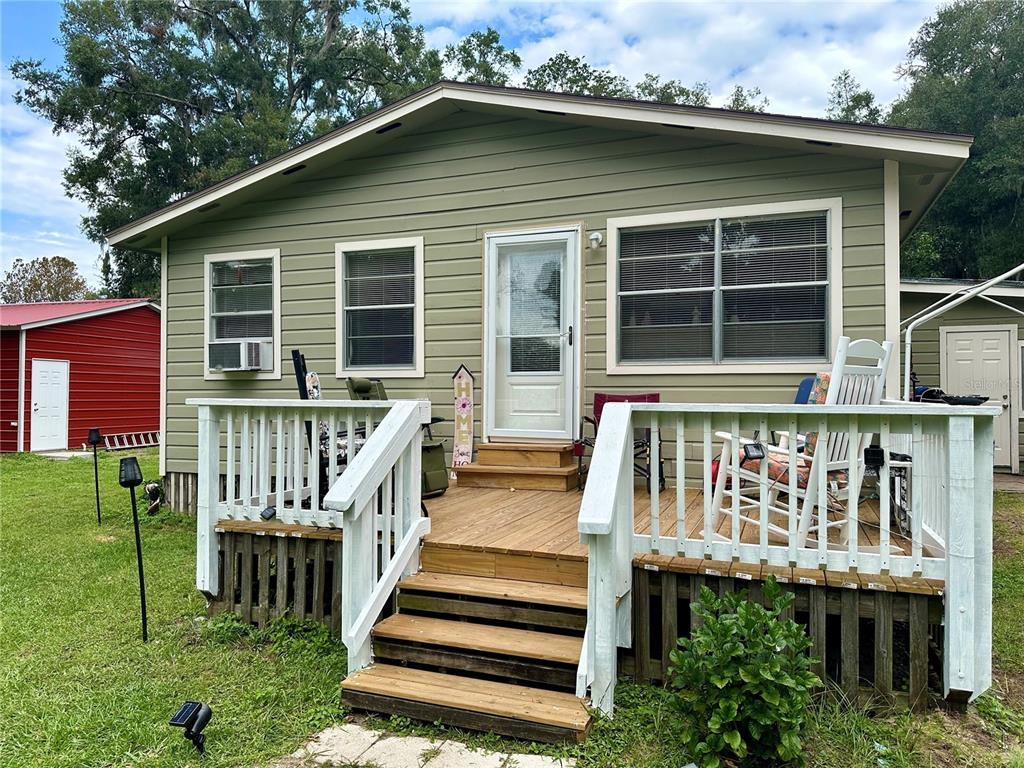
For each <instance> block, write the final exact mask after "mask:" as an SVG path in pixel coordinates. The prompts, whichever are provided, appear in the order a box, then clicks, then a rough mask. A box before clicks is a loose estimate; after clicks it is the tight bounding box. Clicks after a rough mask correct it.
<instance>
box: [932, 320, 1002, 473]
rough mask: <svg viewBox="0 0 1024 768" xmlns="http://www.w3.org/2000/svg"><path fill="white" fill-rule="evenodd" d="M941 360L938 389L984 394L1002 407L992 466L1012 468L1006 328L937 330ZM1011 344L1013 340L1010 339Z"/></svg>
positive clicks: (956, 392)
mask: <svg viewBox="0 0 1024 768" xmlns="http://www.w3.org/2000/svg"><path fill="white" fill-rule="evenodd" d="M940 333H941V335H942V341H943V343H942V345H941V346H942V347H943V350H944V352H943V360H942V370H941V376H940V378H941V382H942V383H941V387H942V389H943V390H945V391H946V392H947V393H949V394H951V395H985V396H987V397H988V399H989V403H990V404H992V405H996V404H999V405H1002V406H1003V412H1002V414H1001V415H1000V416H999V418H997V419H996V424H995V460H994V463H995V466H997V467H1013V469H1014V471H1016V466H1015V462H1014V454H1015V453H1016V450H1015V448H1016V446H1015V445H1014V444H1013V443H1014V441H1016V439H1017V432H1016V430H1015V429H1014V423H1013V410H1014V408H1013V406H1012V404H1011V396H1012V395H1011V392H1012V382H1013V378H1014V376H1013V358H1012V357H1011V355H1010V350H1011V349H1012V348H1013V347H1015V346H1016V344H1015V343H1014V344H1012V345H1011V338H1010V337H1011V333H1012V332H1011V331H1010V330H1009V329H998V330H996V329H993V330H985V329H979V330H975V329H963V328H957V329H955V330H954V329H949V328H942V329H940ZM1014 341H1015V339H1014Z"/></svg>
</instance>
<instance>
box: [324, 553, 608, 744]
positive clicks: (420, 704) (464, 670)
mask: <svg viewBox="0 0 1024 768" xmlns="http://www.w3.org/2000/svg"><path fill="white" fill-rule="evenodd" d="M586 603H587V597H586V590H585V589H582V588H580V587H568V586H562V585H557V584H547V583H544V584H542V583H537V582H531V581H518V580H513V579H498V578H487V577H481V576H475V575H470V574H465V573H438V572H430V571H423V572H420V573H417V574H415V575H413V576H410V577H407V578H406V579H404V580H403V581H402V582H400V584H399V587H398V590H397V599H396V604H397V613H394V614H392V615H391V616H389V617H387V618H385V619H383V620H382V621H380V622H378V623H377V625H376V626H375V627H374V629H373V655H374V661H373V663H372V664H371V665H370V666H369V667H367V668H366V669H363V670H360V671H358V672H356V673H354V674H352V675H350V676H349V677H348V678H347V679H346V680H345V681H344V683H343V684H342V701H343V702H344V703H345V704H346V705H348V706H351V707H354V708H357V709H366V710H370V711H375V712H383V713H387V714H397V715H403V716H405V717H411V718H415V719H420V720H426V721H428V722H436V721H441V722H444V723H446V724H449V725H454V726H457V727H461V728H469V729H474V730H486V731H493V732H495V733H500V734H503V735H506V736H513V737H516V738H524V739H533V740H538V741H556V742H557V741H582V740H583V738H584V737H585V736H586V733H587V730H588V729H589V727H590V722H591V717H590V714H589V712H588V710H587V708H586V705H585V704H584V702H583V701H581V700H580V699H578V698H577V697H576V695H575V690H574V689H575V676H576V666H577V664H578V662H579V656H580V649H581V647H582V642H583V630H584V626H585V620H586Z"/></svg>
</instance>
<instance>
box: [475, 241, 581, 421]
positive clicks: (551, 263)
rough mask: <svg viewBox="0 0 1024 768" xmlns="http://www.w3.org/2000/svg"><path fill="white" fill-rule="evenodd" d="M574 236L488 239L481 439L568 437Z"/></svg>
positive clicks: (572, 387) (571, 396) (572, 369)
mask: <svg viewBox="0 0 1024 768" xmlns="http://www.w3.org/2000/svg"><path fill="white" fill-rule="evenodd" d="M578 248H579V232H578V230H575V229H572V230H557V231H545V232H531V233H522V234H507V235H489V236H488V237H487V249H486V253H487V264H486V273H487V294H486V295H487V308H486V309H487V315H486V317H487V322H486V328H487V338H486V340H485V361H484V400H485V409H486V410H485V416H486V431H487V436H488V437H508V438H552V439H571V438H572V435H573V420H574V418H575V408H574V405H573V404H574V402H575V394H574V393H575V387H576V347H575V344H576V343H577V342H578V339H577V338H574V337H578V335H579V334H578V332H577V331H576V329H574V328H573V324H574V323H575V319H576V277H575V276H576V270H577V258H578Z"/></svg>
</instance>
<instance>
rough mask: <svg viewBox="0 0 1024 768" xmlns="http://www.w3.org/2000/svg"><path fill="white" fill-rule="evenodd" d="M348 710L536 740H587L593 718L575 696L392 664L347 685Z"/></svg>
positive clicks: (357, 676) (374, 667)
mask: <svg viewBox="0 0 1024 768" xmlns="http://www.w3.org/2000/svg"><path fill="white" fill-rule="evenodd" d="M341 690H342V693H341V699H342V703H344V704H345V705H346V706H350V707H354V708H356V709H365V710H371V711H374V712H383V713H386V714H394V715H401V716H404V717H411V718H415V719H417V720H423V721H426V722H438V721H440V722H442V723H445V724H446V725H453V726H456V727H459V728H469V729H473V730H479V731H492V732H494V733H499V734H502V735H504V736H511V737H514V738H521V739H532V740H535V741H551V742H559V741H576V742H579V741H583V739H584V738H585V737H586V734H587V731H588V730H589V728H590V723H591V716H590V713H589V712H588V711H587V708H586V705H585V704H584V703H583V702H582V701H581V700H580V699H578V698H576V696H575V695H573V694H571V693H565V692H561V691H548V690H542V689H538V688H532V687H527V686H522V685H510V684H508V683H498V682H494V681H490V680H479V679H476V678H472V677H465V676H462V675H449V674H443V673H439V672H430V671H427V670H421V669H411V668H409V667H396V666H392V665H389V664H373V665H371V666H370V667H368V668H366V669H363V670H360V671H359V672H356V673H355V674H352V675H349V677H348V678H347V679H346V680H345V681H344V682H343V683H342V689H341Z"/></svg>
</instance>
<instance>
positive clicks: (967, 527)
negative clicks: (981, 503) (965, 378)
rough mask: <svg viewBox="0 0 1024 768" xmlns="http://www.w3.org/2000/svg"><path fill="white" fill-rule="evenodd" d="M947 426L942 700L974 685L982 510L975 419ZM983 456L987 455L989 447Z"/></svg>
mask: <svg viewBox="0 0 1024 768" xmlns="http://www.w3.org/2000/svg"><path fill="white" fill-rule="evenodd" d="M947 429H948V435H949V449H948V450H949V464H948V467H949V486H948V494H949V504H948V506H947V507H946V509H947V510H948V514H949V515H950V524H949V526H948V529H949V537H948V540H947V542H946V606H945V632H946V637H945V640H946V642H945V650H944V653H943V674H942V678H943V694H944V695H945V697H946V698H947V699H951V700H955V701H960V702H966V701H967V700H968V699H970V698H972V696H973V694H974V692H975V691H977V690H979V689H978V686H977V680H976V676H975V663H976V657H977V656H978V649H977V647H976V642H977V637H976V635H975V632H976V621H975V613H976V612H977V610H978V606H977V604H976V600H977V595H976V593H975V589H976V584H975V576H976V574H975V565H976V564H975V546H976V541H975V539H976V529H975V520H976V519H977V515H979V514H982V515H983V514H984V511H983V510H981V509H976V508H975V505H976V504H977V503H978V499H977V495H976V493H975V482H974V480H975V471H976V468H975V462H976V459H977V457H976V456H975V454H974V450H975V442H974V419H973V417H971V416H951V417H950V419H949V424H948V427H947ZM988 455H989V457H991V449H989V451H988ZM989 466H990V467H991V464H990V465H989ZM989 472H991V469H989ZM989 508H991V500H990V501H989ZM954 521H955V522H954ZM990 541H991V534H990Z"/></svg>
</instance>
